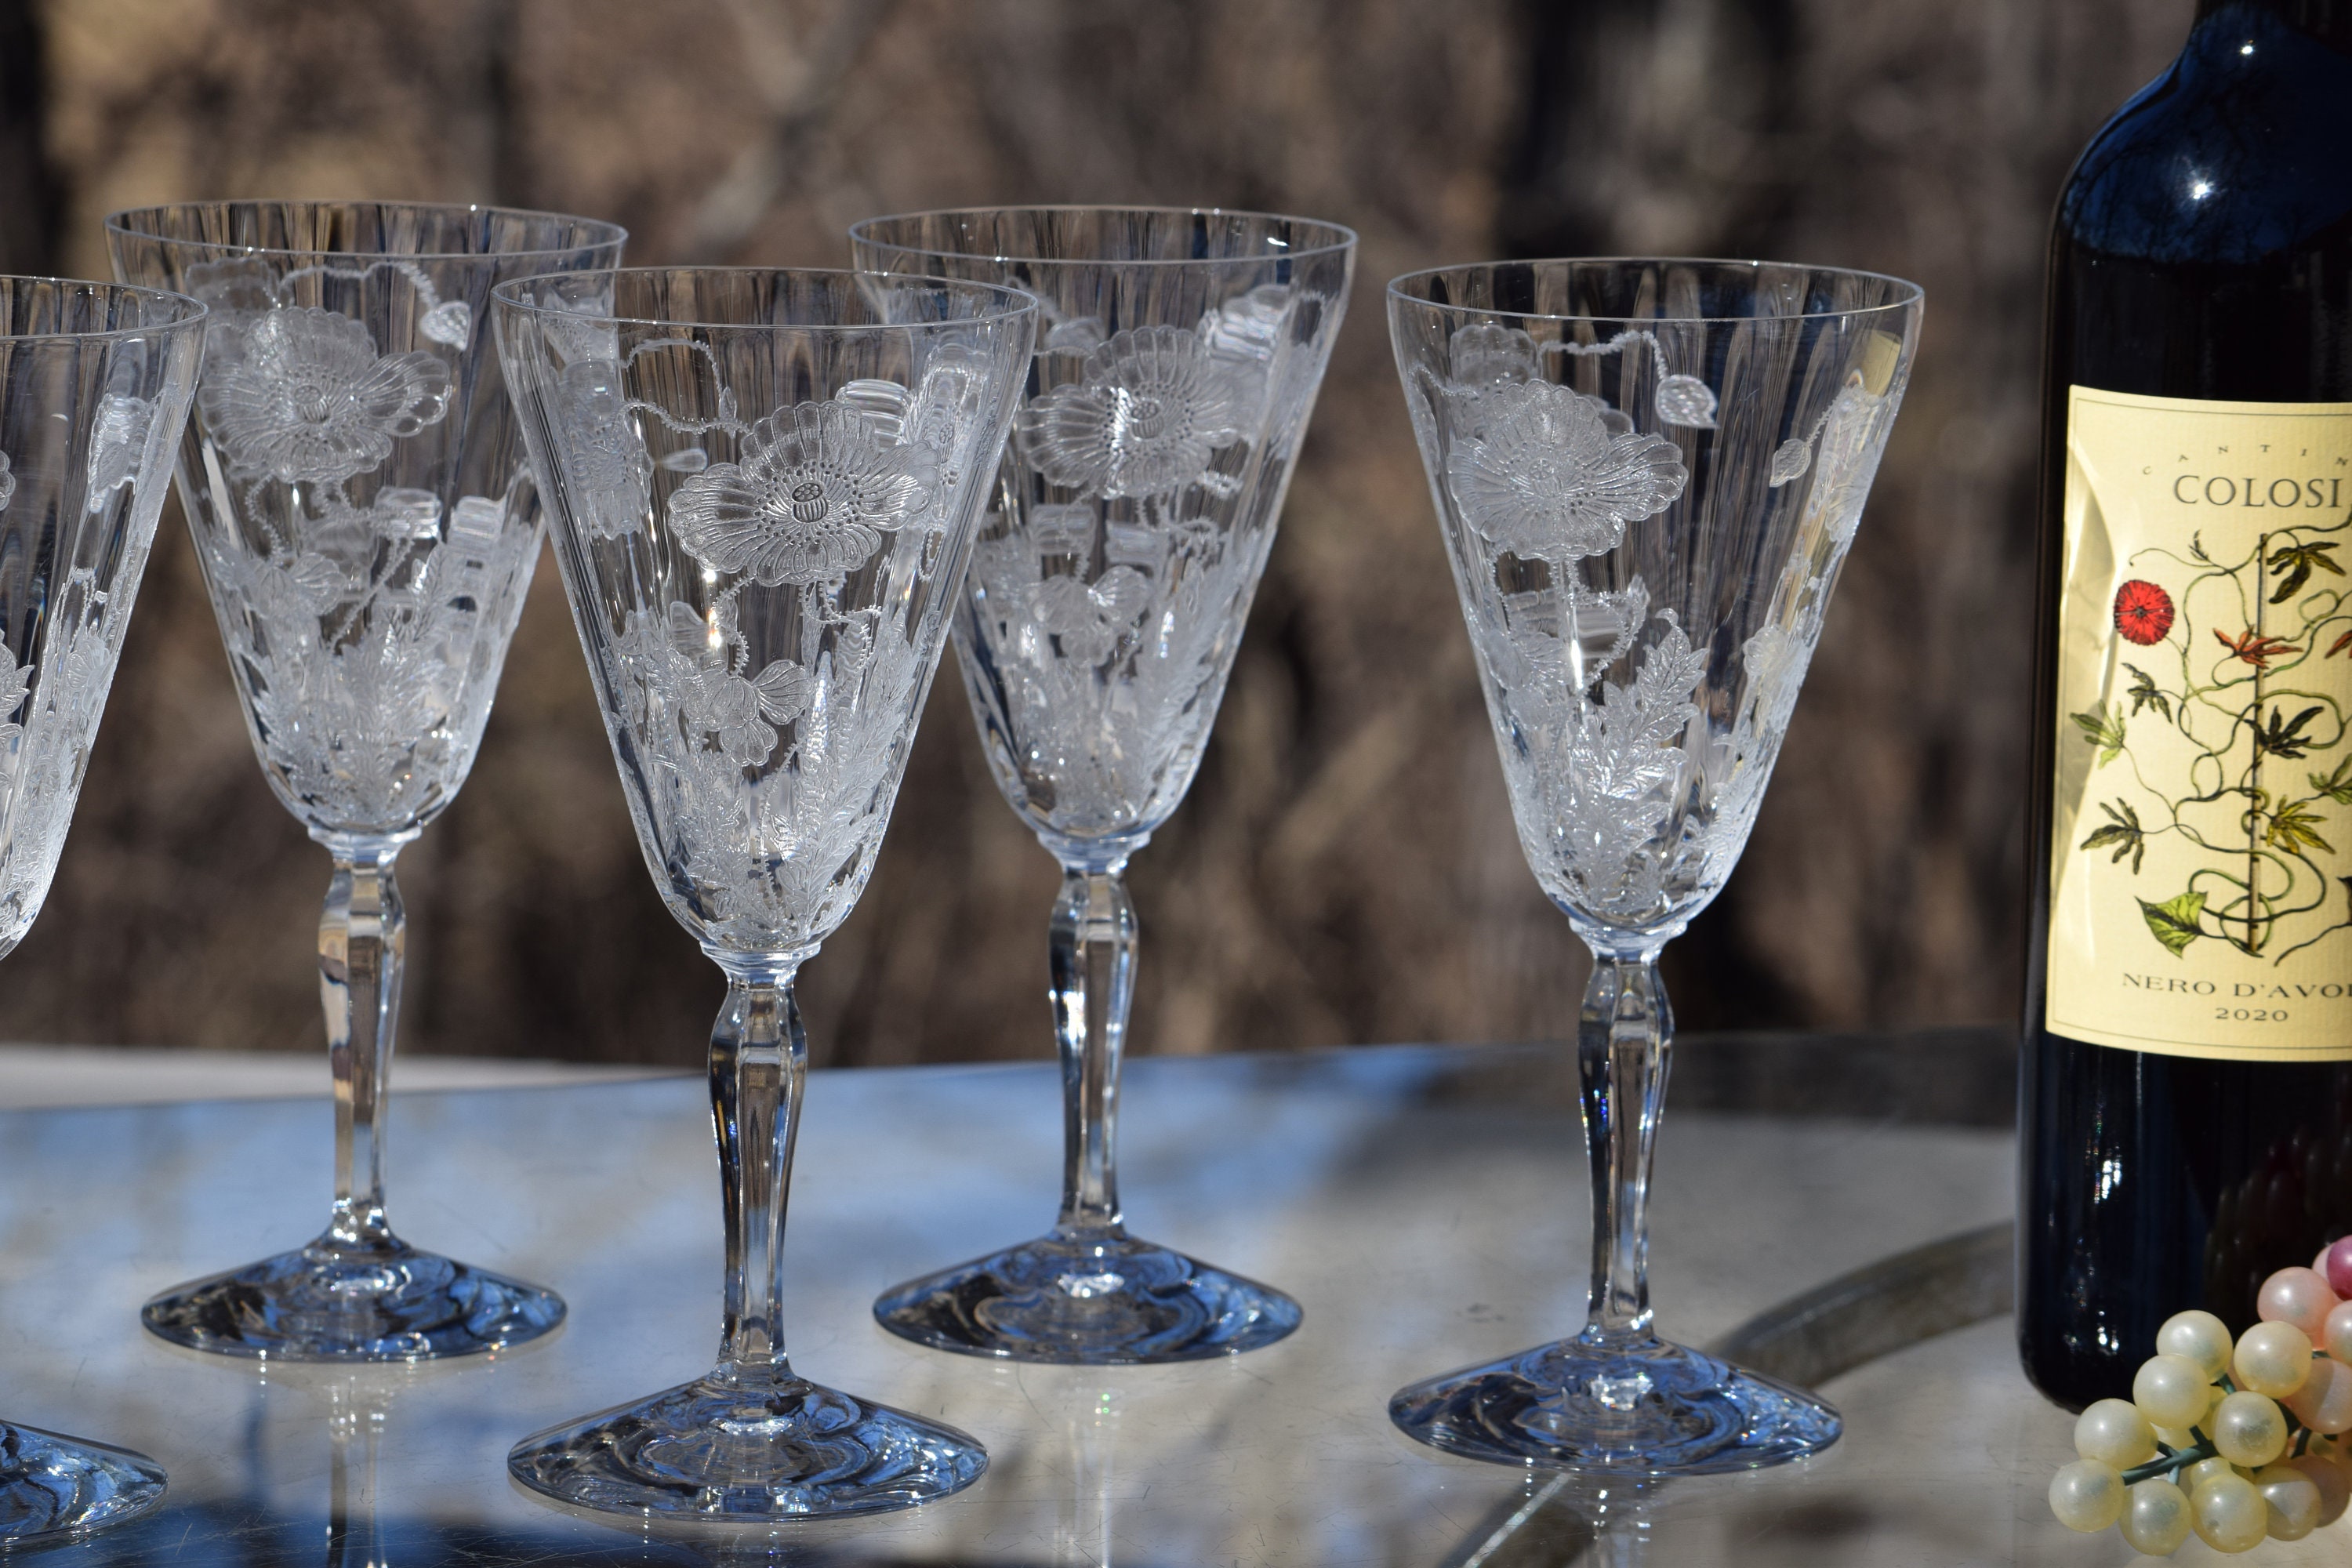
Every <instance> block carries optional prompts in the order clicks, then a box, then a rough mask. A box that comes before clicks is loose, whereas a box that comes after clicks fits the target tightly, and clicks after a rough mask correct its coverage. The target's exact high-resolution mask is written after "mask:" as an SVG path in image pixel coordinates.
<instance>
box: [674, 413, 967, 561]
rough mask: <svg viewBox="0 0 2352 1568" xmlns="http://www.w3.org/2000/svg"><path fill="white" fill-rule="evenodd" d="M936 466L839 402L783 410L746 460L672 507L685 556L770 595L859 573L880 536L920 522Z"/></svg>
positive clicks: (747, 443) (700, 479) (749, 444)
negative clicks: (748, 579)
mask: <svg viewBox="0 0 2352 1568" xmlns="http://www.w3.org/2000/svg"><path fill="white" fill-rule="evenodd" d="M938 482H939V471H938V462H937V459H936V458H933V456H932V455H931V453H930V451H929V448H928V447H922V446H919V445H917V444H915V443H912V442H903V441H893V442H885V441H884V440H883V439H882V438H881V437H880V436H879V435H878V434H877V432H876V430H875V428H874V426H873V423H872V422H871V421H870V420H868V419H867V418H866V416H865V415H864V414H863V413H861V412H860V411H859V410H858V409H856V407H854V406H852V405H849V404H846V403H844V402H842V401H840V400H839V399H837V398H836V399H832V400H828V401H826V402H824V403H803V404H801V405H799V406H797V407H794V408H784V409H779V410H777V411H776V412H775V413H773V414H771V415H770V416H768V417H767V418H765V419H762V420H761V421H760V422H759V423H758V424H757V425H754V426H751V429H750V430H748V431H746V432H745V433H744V436H743V460H742V461H741V462H740V463H713V464H711V465H710V467H709V468H705V469H703V470H702V472H700V473H698V474H697V475H695V476H694V477H693V478H692V479H688V480H687V482H686V483H685V484H684V485H682V486H680V487H679V489H678V491H677V494H676V495H674V496H672V497H670V501H669V520H670V526H671V527H672V528H674V529H675V530H677V541H678V543H679V544H680V545H682V546H684V547H685V550H686V552H687V553H688V554H689V555H691V556H693V557H694V558H695V559H696V560H697V561H699V562H701V563H703V564H704V565H705V566H708V567H709V568H711V569H712V570H713V571H717V572H748V573H750V574H751V575H752V576H753V577H756V578H757V579H758V580H759V581H760V582H761V583H763V584H766V585H768V586H769V587H771V588H772V587H776V586H778V585H779V584H786V583H789V584H793V585H795V586H800V585H804V584H810V583H822V582H824V581H825V580H827V579H828V578H835V577H840V576H843V575H845V574H847V573H850V572H854V571H856V569H857V568H858V567H860V566H863V565H864V564H865V563H866V561H867V560H869V559H870V558H871V557H872V556H873V554H874V552H875V551H876V550H877V549H878V548H880V546H881V543H882V535H883V534H885V533H887V532H890V531H894V530H897V529H899V528H903V527H905V526H907V525H908V524H909V523H911V522H914V521H918V520H919V518H920V517H921V516H922V514H923V513H924V512H925V511H926V510H929V507H930V505H931V502H932V500H933V498H934V491H935V490H936V489H937V487H938Z"/></svg>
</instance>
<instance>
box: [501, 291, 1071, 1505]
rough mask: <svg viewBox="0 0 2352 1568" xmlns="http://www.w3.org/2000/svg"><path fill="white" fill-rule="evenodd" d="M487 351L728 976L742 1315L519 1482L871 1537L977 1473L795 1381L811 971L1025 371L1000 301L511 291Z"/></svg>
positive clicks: (603, 689)
mask: <svg viewBox="0 0 2352 1568" xmlns="http://www.w3.org/2000/svg"><path fill="white" fill-rule="evenodd" d="M497 300H498V305H497V313H498V331H499V352H500V354H501V355H502V357H503V358H504V361H505V363H506V367H507V378H508V384H509V386H510V387H511V388H512V389H513V393H514V396H515V400H516V403H517V405H519V406H520V409H521V412H522V423H523V429H524V434H525V437H526V438H527V440H528V442H529V444H530V453H531V457H532V460H533V461H534V463H535V464H536V465H537V467H538V469H539V472H540V473H541V475H542V476H543V479H542V488H543V489H544V490H545V492H546V494H547V495H548V497H549V498H550V503H551V510H552V512H553V516H554V519H555V544H556V559H557V561H558V563H560V564H561V566H562V572H563V586H564V590H565V592H566V593H567V594H568V595H570V597H571V600H572V620H573V622H574V624H575V625H576V626H578V627H579V630H580V640H581V645H582V647H583V649H584V650H585V651H586V653H587V656H588V668H589V672H590V675H591V677H592V679H593V683H594V686H595V689H596V695H597V700H598V701H599V702H600V703H601V704H602V706H603V708H604V723H605V728H606V730H607V731H609V732H610V734H611V736H612V742H613V755H614V760H615V761H616V762H617V763H619V765H620V772H621V779H622V783H623V785H624V790H625V794H626V795H627V797H628V803H629V813H630V816H631V817H632V819H633V820H634V821H635V824H636V828H637V838H638V842H639V844H640V845H641V847H643V848H644V850H645V856H646V868H647V869H648V870H650V871H651V872H652V873H653V878H654V881H655V884H656V886H657V887H658V888H659V889H660V891H661V894H662V898H663V900H664V901H665V902H666V903H667V905H668V906H669V910H670V913H672V914H673V915H675V916H677V920H678V922H679V923H680V924H682V925H684V926H685V927H686V928H687V930H688V931H690V932H692V933H693V934H694V936H695V937H696V938H697V939H698V941H699V942H701V943H702V950H703V951H704V952H707V953H709V955H710V957H711V959H712V961H713V962H714V963H717V964H718V965H719V968H720V969H721V970H722V971H723V972H724V973H726V976H727V999H726V1003H725V1005H723V1006H722V1007H721V1008H720V1009H719V1020H718V1023H717V1025H716V1026H714V1027H713V1029H712V1030H711V1036H710V1100H711V1110H712V1118H713V1121H714V1123H715V1125H716V1129H717V1133H718V1142H719V1169H720V1175H721V1187H722V1190H723V1191H724V1194H725V1197H726V1221H727V1295H726V1310H725V1317H724V1321H723V1323H722V1327H721V1331H720V1341H719V1363H718V1365H717V1367H716V1368H715V1369H714V1370H713V1371H711V1372H710V1373H707V1374H705V1375H704V1376H702V1377H699V1378H697V1379H695V1380H694V1381H693V1382H691V1383H688V1384H684V1385H682V1386H680V1387H677V1388H672V1389H669V1390H667V1391H665V1392H663V1393H660V1394H654V1395H652V1396H650V1397H648V1398H646V1399H642V1400H639V1401H637V1402H635V1403H634V1404H631V1405H624V1406H622V1407H620V1408H618V1409H614V1410H608V1411H605V1412H603V1413H602V1414H599V1415H591V1416H588V1417H585V1418H583V1419H582V1420H579V1421H576V1422H572V1423H569V1424H567V1425H565V1426H558V1427H555V1428H552V1429H551V1430H549V1431H545V1432H541V1433H540V1434H538V1435H536V1436H531V1437H527V1438H525V1439H524V1440H523V1441H522V1442H520V1444H518V1445H516V1447H515V1448H514V1451H513V1452H512V1453H511V1454H510V1455H509V1457H508V1459H507V1466H508V1468H509V1471H510V1472H511V1473H512V1474H513V1476H514V1477H515V1479H517V1480H519V1481H520V1482H521V1483H522V1484H523V1485H524V1486H526V1487H530V1488H531V1489H534V1490H537V1491H540V1492H542V1493H544V1494H546V1495H547V1496H549V1497H551V1498H554V1499H556V1500H560V1501H562V1502H566V1503H571V1504H574V1505H578V1506H582V1507H586V1508H592V1509H606V1510H620V1511H625V1512H631V1513H639V1514H655V1513H658V1514H664V1515H671V1516H680V1517H685V1518H690V1519H709V1520H730V1519H773V1518H788V1517H811V1516H817V1515H843V1514H858V1513H871V1512H876V1511H878V1510H885V1509H894V1508H903V1507H906V1506H908V1505H909V1504H913V1503H918V1502H922V1501H926V1500H929V1499H932V1498H937V1497H943V1496H945V1495H946V1494H948V1493H950V1492H952V1491H955V1490H957V1489H960V1488H962V1487H965V1486H968V1485H970V1484H971V1482H972V1481H973V1480H974V1479H977V1478H978V1477H979V1475H980V1473H981V1470H982V1468H983V1467H984V1466H985V1465H986V1464H987V1462H988V1460H987V1455H986V1454H985V1453H984V1452H983V1451H982V1448H981V1446H980V1445H979V1444H978V1443H977V1442H975V1441H973V1440H972V1439H971V1438H970V1437H968V1436H965V1435H964V1434H962V1433H961V1432H958V1431H955V1430H954V1429H952V1428H951V1427H948V1426H940V1425H938V1424H936V1423H933V1422H929V1421H926V1420H923V1419H922V1418H920V1417H919V1416H914V1415H907V1414H905V1413H903V1412H900V1411H897V1410H892V1409H890V1408H888V1407H887V1406H884V1405H876V1404H874V1403H872V1402H870V1401H867V1400H865V1399H861V1398H857V1397H855V1396H853V1395H850V1394H842V1393H838V1392H836V1391H835V1390H832V1389H829V1388H824V1387H821V1386H819V1385H818V1384H814V1383H810V1382H809V1381H807V1380H806V1379H804V1378H802V1377H800V1376H798V1375H796V1374H795V1373H793V1367H792V1363H791V1362H790V1360H789V1359H788V1358H787V1357H786V1355H785V1352H784V1338H783V1327H782V1320H781V1317H780V1315H779V1313H780V1305H779V1304H780V1300H781V1296H782V1288H783V1263H782V1247H783V1235H784V1204H785V1197H786V1194H787V1192H788V1189H789V1184H790V1181H791V1175H792V1156H793V1131H794V1128H795V1125H796V1123H797V1121H798V1118H799V1114H800V1105H801V1089H802V1079H803V1071H804V1069H805V1067H806V1063H807V1057H808V1046H807V1042H806V1040H805V1039H804V1037H803V1035H802V1032H801V1017H800V1009H799V1007H798V1005H796V1004H795V1003H794V1001H793V976H794V975H795V974H796V973H798V972H799V970H800V967H801V965H802V964H803V963H806V962H808V960H809V959H810V958H811V957H812V956H814V954H815V952H816V950H817V947H818V944H819V943H821V942H823V941H824V939H825V937H827V936H828V935H830V934H831V933H832V932H833V931H834V930H835V928H836V927H837V926H839V925H840V924H841V922H842V921H843V920H845V919H846V918H847V916H848V914H849V911H850V908H851V906H852V905H854V904H855V903H856V901H857V897H858V894H859V893H860V892H862V891H863V890H864V889H865V886H866V879H867V877H868V876H870V875H871V874H872V871H873V868H874V856H875V853H876V851H877V849H878V848H879V847H880V845H881V841H882V831H883V828H884V826H885V825H886V824H887V821H888V820H889V816H890V805H891V802H892V801H893V800H894V799H895V798H896V796H897V795H898V783H899V780H900V778H901V777H902V776H903V775H904V773H905V772H906V764H907V752H908V747H909V746H910V745H911V744H912V743H913V741H914V735H915V721H916V719H917V718H918V716H919V714H920V713H921V711H922V707H923V699H924V696H925V694H926V693H927V692H928V691H929V689H930V683H931V676H932V674H933V672H934V671H935V670H936V669H937V668H938V667H939V657H940V648H941V647H943V646H944V645H945V643H946V640H947V622H948V616H949V612H950V606H951V605H952V604H953V602H954V596H955V592H956V586H957V584H958V583H959V582H960V581H961V579H962V576H963V572H964V567H965V564H966V563H967V561H968V560H969V559H970V556H971V542H972V537H973V534H974V532H975V531H976V528H977V524H978V520H979V516H980V512H981V509H982V504H983V501H984V499H985V496H986V493H987V489H988V480H989V478H990V476H992V474H993V473H994V472H995V470H996V458H997V453H998V451H999V450H1000V449H1001V448H1002V447H1003V442H1004V431H1005V426H1006V423H1007V421H1009V420H1010V419H1011V417H1012V414H1013V404H1014V400H1015V397H1016V395H1017V391H1018V387H1019V382H1020V376H1021V374H1022V372H1023V370H1024V367H1025V366H1026V365H1027V364H1028V363H1029V354H1030V350H1031V347H1032V346H1033V343H1034V337H1035V331H1036V317H1037V310H1036V305H1035V302H1034V300H1031V299H1029V298H1028V297H1027V296H1026V295H1024V294H1021V293H1018V292H1016V291H1014V290H1013V289H997V288H990V287H986V286H982V285H977V284H968V283H951V282H941V281H936V280H933V279H889V278H883V277H879V276H874V275H860V274H856V273H843V272H789V271H785V272H780V271H761V270H733V269H726V268H710V269H696V268H689V269H682V270H676V271H667V270H629V271H619V272H594V273H581V274H574V275H570V276H565V277H557V278H548V279H537V280H533V281H525V282H519V283H513V284H509V285H507V286H505V287H503V288H501V289H499V290H498V293H497Z"/></svg>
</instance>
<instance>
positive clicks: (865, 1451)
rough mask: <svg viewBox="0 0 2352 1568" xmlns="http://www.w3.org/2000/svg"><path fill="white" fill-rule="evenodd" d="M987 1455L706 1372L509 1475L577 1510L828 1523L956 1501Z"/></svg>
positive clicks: (612, 1415) (869, 1415) (864, 1409)
mask: <svg viewBox="0 0 2352 1568" xmlns="http://www.w3.org/2000/svg"><path fill="white" fill-rule="evenodd" d="M986 1468H988V1451H987V1450H986V1449H984V1448H982V1447H981V1446H980V1444H979V1442H978V1441H976V1440H975V1439H973V1438H971V1437H968V1436H965V1435H964V1434H963V1433H961V1432H959V1431H957V1430H956V1429H955V1428H954V1427H952V1426H940V1425H939V1424H937V1423H935V1422H930V1421H926V1420H923V1419H922V1418H921V1417H920V1416H916V1415H908V1414H906V1413H905V1412H904V1411H900V1410H892V1409H890V1408H888V1407H887V1406H885V1405H873V1404H868V1403H867V1402H866V1401H865V1400H862V1399H857V1398H854V1397H852V1396H851V1395H849V1394H840V1393H836V1392H835V1390H833V1389H830V1388H824V1387H821V1386H819V1385H818V1384H814V1383H810V1382H807V1381H806V1380H805V1379H802V1378H796V1377H785V1378H783V1379H782V1380H779V1381H775V1382H771V1383H764V1384H751V1383H743V1382H734V1381H730V1380H728V1379H727V1378H726V1377H725V1376H724V1374H722V1373H711V1374H710V1375H709V1376H708V1377H703V1378H698V1379H697V1380H696V1381H694V1382H692V1383H689V1384H684V1385H682V1386H680V1387H677V1388H673V1389H668V1390H667V1391H665V1392H663V1393H660V1394H655V1395H654V1396H653V1397H651V1398H650V1399H643V1400H639V1401H638V1402H637V1403H636V1404H635V1405H622V1406H621V1407H620V1408H619V1409H617V1410H607V1411H604V1413H602V1414H601V1415H591V1416H588V1417H586V1418H584V1419H583V1420H580V1421H575V1422H572V1423H570V1424H569V1425H566V1426H555V1427H551V1428H549V1429H548V1430H547V1431H544V1432H541V1433H538V1434H536V1435H534V1436H529V1437H526V1438H524V1439H523V1440H522V1441H521V1442H520V1443H518V1444H516V1445H515V1446H514V1449H513V1451H512V1452H510V1453H509V1454H508V1455H507V1470H508V1473H509V1474H510V1475H512V1476H513V1477H514V1479H516V1480H518V1481H520V1482H521V1483H522V1484H523V1485H524V1486H526V1487H529V1488H530V1489H531V1490H533V1491H535V1492H539V1493H541V1494H542V1495H544V1496H546V1497H550V1498H552V1499H554V1500H556V1501H557V1502H562V1503H569V1504H571V1505H572V1506H573V1507H575V1508H588V1509H596V1510H602V1511H605V1512H614V1513H637V1514H659V1515H663V1516H665V1517H668V1518H675V1519H699V1520H711V1521H727V1520H773V1519H826V1518H840V1517H843V1516H845V1515H848V1514H859V1513H883V1512H887V1511H888V1510H892V1509H900V1508H912V1507H914V1506H915V1505H916V1504H918V1503H925V1502H929V1501H930V1500H932V1499H934V1498H943V1497H946V1496H947V1495H948V1494H949V1493H950V1492H957V1491H961V1490H962V1489H964V1488H966V1487H968V1486H970V1485H971V1483H972V1482H974V1481H976V1480H978V1479H980V1473H981V1472H982V1470H984V1469H986Z"/></svg>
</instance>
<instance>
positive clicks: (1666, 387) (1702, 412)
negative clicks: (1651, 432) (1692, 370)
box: [1651, 375, 1715, 430]
mask: <svg viewBox="0 0 2352 1568" xmlns="http://www.w3.org/2000/svg"><path fill="white" fill-rule="evenodd" d="M1651 401H1652V402H1653V403H1654V404H1655V405H1656V406H1657V410H1658V418H1659V420H1660V421H1661V422H1662V423H1664V424H1667V425H1679V426H1684V427H1685V429H1691V430H1712V429H1714V428H1715V389H1714V388H1713V387H1710V386H1709V385H1707V384H1706V383H1705V382H1703V381H1701V380H1700V379H1699V378H1698V377H1696V376H1695V375H1670V376H1667V377H1665V378H1664V380H1662V381H1660V382H1659V383H1658V390H1657V392H1656V393H1655V394H1654V395H1653V397H1652V399H1651Z"/></svg>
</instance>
